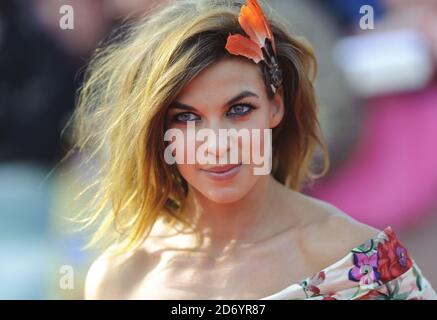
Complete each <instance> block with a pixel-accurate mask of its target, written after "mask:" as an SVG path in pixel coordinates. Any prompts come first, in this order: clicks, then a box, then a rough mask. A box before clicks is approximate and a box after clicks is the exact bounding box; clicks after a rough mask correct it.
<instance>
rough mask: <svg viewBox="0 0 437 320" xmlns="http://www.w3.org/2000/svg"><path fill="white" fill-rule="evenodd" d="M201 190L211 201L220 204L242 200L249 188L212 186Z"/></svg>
mask: <svg viewBox="0 0 437 320" xmlns="http://www.w3.org/2000/svg"><path fill="white" fill-rule="evenodd" d="M199 191H200V192H201V193H202V194H203V195H204V196H205V197H206V198H208V199H209V200H210V201H213V202H216V203H220V204H229V203H234V202H237V201H239V200H241V199H242V198H243V197H244V196H245V195H246V194H247V192H248V190H241V189H237V188H235V187H232V188H229V189H226V188H214V187H211V188H210V189H209V190H205V191H201V190H199Z"/></svg>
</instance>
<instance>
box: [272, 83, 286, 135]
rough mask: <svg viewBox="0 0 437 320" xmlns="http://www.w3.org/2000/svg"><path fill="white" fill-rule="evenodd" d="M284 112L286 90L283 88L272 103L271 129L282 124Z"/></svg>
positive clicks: (278, 91)
mask: <svg viewBox="0 0 437 320" xmlns="http://www.w3.org/2000/svg"><path fill="white" fill-rule="evenodd" d="M284 111H285V110H284V90H283V87H282V86H281V87H280V88H279V89H278V90H277V91H276V93H275V95H274V97H273V99H272V100H271V101H270V129H273V128H275V127H276V126H277V125H279V124H280V123H281V121H282V118H283V117H284Z"/></svg>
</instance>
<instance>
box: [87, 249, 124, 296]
mask: <svg viewBox="0 0 437 320" xmlns="http://www.w3.org/2000/svg"><path fill="white" fill-rule="evenodd" d="M111 251H112V250H111V248H109V249H107V250H106V251H105V252H103V253H102V254H101V255H100V256H98V257H97V258H96V259H95V260H94V261H93V262H92V264H91V266H90V268H89V269H88V273H87V276H86V280H85V295H84V298H85V299H87V300H97V299H113V298H115V297H116V296H117V292H118V290H117V285H118V282H119V280H118V277H117V272H116V269H117V267H116V262H117V258H115V257H113V256H112V254H111Z"/></svg>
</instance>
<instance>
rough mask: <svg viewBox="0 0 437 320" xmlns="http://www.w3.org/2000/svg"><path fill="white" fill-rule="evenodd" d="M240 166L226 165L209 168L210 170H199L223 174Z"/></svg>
mask: <svg viewBox="0 0 437 320" xmlns="http://www.w3.org/2000/svg"><path fill="white" fill-rule="evenodd" d="M238 166H240V165H239V164H228V165H223V166H215V167H210V168H202V169H200V170H202V171H208V172H213V173H225V172H227V171H229V170H231V169H233V168H235V167H238Z"/></svg>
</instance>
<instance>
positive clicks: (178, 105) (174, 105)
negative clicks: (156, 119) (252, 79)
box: [170, 90, 259, 111]
mask: <svg viewBox="0 0 437 320" xmlns="http://www.w3.org/2000/svg"><path fill="white" fill-rule="evenodd" d="M247 97H257V98H259V97H258V95H257V94H255V93H253V92H252V91H248V90H245V91H242V92H241V93H239V94H238V95H236V96H235V97H233V98H232V99H231V100H229V101H228V102H226V104H225V106H229V105H231V104H233V103H234V102H237V101H239V100H241V99H244V98H247ZM174 108H177V109H182V110H189V111H195V110H196V108H194V107H192V106H190V105H187V104H184V103H182V102H179V101H173V102H172V103H171V107H170V109H174Z"/></svg>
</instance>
